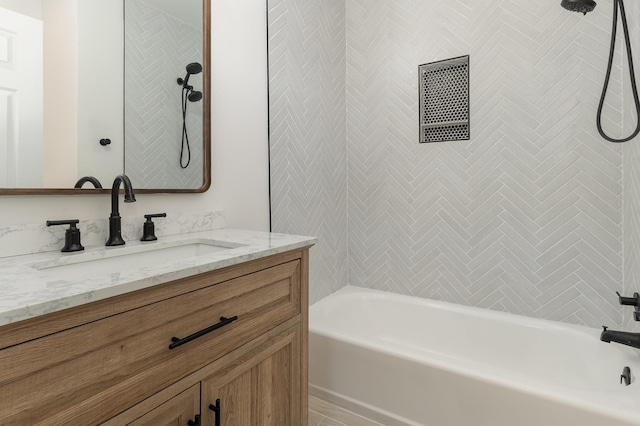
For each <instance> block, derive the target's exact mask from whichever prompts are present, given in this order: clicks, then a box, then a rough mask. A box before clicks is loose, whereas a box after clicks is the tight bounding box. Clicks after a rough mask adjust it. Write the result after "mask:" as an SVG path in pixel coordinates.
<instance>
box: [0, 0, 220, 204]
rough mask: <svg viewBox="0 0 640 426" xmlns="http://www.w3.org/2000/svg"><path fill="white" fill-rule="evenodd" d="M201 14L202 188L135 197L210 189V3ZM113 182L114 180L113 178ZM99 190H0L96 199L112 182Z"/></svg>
mask: <svg viewBox="0 0 640 426" xmlns="http://www.w3.org/2000/svg"><path fill="white" fill-rule="evenodd" d="M202 11H203V21H202V22H203V28H202V30H203V31H202V36H203V44H202V46H203V64H202V75H203V77H202V92H203V98H202V102H203V105H202V110H203V115H204V117H203V119H202V125H203V147H202V149H203V155H202V157H203V158H202V166H203V173H202V177H203V179H202V186H201V187H200V188H196V189H142V188H135V183H134V189H135V192H136V194H171V193H174V194H180V193H182V194H184V193H202V192H206V191H207V190H208V189H209V187H210V186H211V0H202ZM123 173H124V170H123ZM114 178H115V176H114ZM103 184H104V185H105V187H104V188H102V189H94V188H0V195H95V194H106V193H111V182H103Z"/></svg>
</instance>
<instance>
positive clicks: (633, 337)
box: [600, 326, 640, 349]
mask: <svg viewBox="0 0 640 426" xmlns="http://www.w3.org/2000/svg"><path fill="white" fill-rule="evenodd" d="M602 328H603V330H602V334H600V340H602V341H603V342H607V343H611V342H615V343H620V344H622V345H627V346H631V347H632V348H638V349H640V333H628V332H626V331H614V330H607V327H605V326H602Z"/></svg>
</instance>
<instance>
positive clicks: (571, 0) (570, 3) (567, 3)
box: [561, 0, 596, 15]
mask: <svg viewBox="0 0 640 426" xmlns="http://www.w3.org/2000/svg"><path fill="white" fill-rule="evenodd" d="M561 6H562V7H564V8H565V9H567V10H568V11H571V12H579V13H582V14H584V15H586V14H587V12H591V11H592V10H593V9H595V8H596V2H595V1H593V0H562V4H561Z"/></svg>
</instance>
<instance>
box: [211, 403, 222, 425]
mask: <svg viewBox="0 0 640 426" xmlns="http://www.w3.org/2000/svg"><path fill="white" fill-rule="evenodd" d="M209 410H211V411H213V412H214V413H215V426H220V411H221V407H220V400H219V399H216V405H213V404H209Z"/></svg>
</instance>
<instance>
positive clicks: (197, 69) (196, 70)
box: [177, 62, 202, 88]
mask: <svg viewBox="0 0 640 426" xmlns="http://www.w3.org/2000/svg"><path fill="white" fill-rule="evenodd" d="M186 69H187V75H185V76H184V78H178V80H177V81H178V84H179V85H181V86H182V87H184V88H186V87H187V86H189V77H191V76H192V75H193V74H200V73H201V72H202V65H200V64H199V63H198V62H191V63H190V64H189V65H187V66H186Z"/></svg>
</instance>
